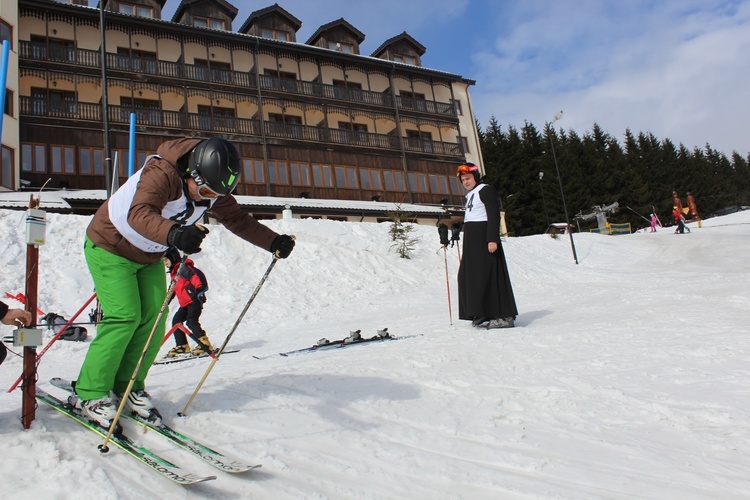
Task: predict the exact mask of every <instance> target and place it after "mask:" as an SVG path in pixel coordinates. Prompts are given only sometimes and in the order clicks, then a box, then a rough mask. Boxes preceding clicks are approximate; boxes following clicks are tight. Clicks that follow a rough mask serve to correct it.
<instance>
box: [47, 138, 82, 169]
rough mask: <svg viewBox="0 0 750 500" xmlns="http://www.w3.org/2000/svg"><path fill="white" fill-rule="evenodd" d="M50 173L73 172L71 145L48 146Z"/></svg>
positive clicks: (73, 149)
mask: <svg viewBox="0 0 750 500" xmlns="http://www.w3.org/2000/svg"><path fill="white" fill-rule="evenodd" d="M50 153H51V156H52V158H51V160H52V173H53V174H75V173H76V165H75V155H76V151H75V148H74V147H73V146H55V145H52V146H50Z"/></svg>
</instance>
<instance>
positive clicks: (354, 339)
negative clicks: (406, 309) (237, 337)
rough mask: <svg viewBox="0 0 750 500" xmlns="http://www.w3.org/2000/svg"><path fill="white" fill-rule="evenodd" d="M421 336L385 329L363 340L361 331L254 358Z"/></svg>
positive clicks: (266, 357)
mask: <svg viewBox="0 0 750 500" xmlns="http://www.w3.org/2000/svg"><path fill="white" fill-rule="evenodd" d="M418 336H419V335H407V336H404V337H394V336H393V335H391V334H390V333H389V332H388V328H383V329H382V330H378V334H377V335H375V336H373V337H369V338H363V337H362V336H361V330H356V331H353V332H351V333H350V334H349V336H348V337H347V338H345V339H341V340H328V339H320V340H319V341H318V342H317V343H316V344H315V345H313V346H310V347H304V348H302V349H295V350H293V351H287V352H280V353H278V354H269V355H266V356H253V357H254V358H255V359H268V358H272V357H275V356H284V357H287V356H291V355H293V354H303V353H306V352H316V351H325V350H328V349H343V348H345V347H350V346H355V345H362V344H369V343H373V342H384V341H386V340H400V339H408V338H412V337H418Z"/></svg>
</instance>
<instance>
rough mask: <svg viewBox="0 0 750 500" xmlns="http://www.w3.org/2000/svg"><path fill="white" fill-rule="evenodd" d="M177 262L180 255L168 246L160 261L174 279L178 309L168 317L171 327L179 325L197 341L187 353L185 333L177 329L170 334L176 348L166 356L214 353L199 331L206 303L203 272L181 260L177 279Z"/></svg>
mask: <svg viewBox="0 0 750 500" xmlns="http://www.w3.org/2000/svg"><path fill="white" fill-rule="evenodd" d="M181 259H182V258H181V257H180V252H179V251H178V250H177V249H176V248H174V247H170V248H169V249H168V250H167V252H166V254H165V255H164V261H165V264H166V266H167V268H168V269H169V274H170V276H171V279H173V280H174V279H175V277H176V279H177V282H176V283H175V287H174V296H175V297H177V302H178V303H179V305H180V308H179V309H178V310H177V312H176V313H175V314H174V316H173V317H172V326H175V325H176V324H178V323H183V324H184V325H185V326H186V327H187V328H188V330H190V334H191V335H190V336H191V337H193V340H196V339H197V342H198V345H196V346H195V348H194V349H193V350H192V351H191V350H190V345H189V344H188V341H187V337H186V336H185V332H184V331H183V330H182V329H180V328H177V329H176V330H175V331H174V340H175V344H176V346H175V347H173V348H172V349H171V350H170V351H169V353H167V356H168V357H175V356H178V355H182V354H190V353H192V354H193V355H194V356H199V355H201V354H203V353H205V352H206V350H205V348H208V349H210V350H211V351H213V350H214V348H213V346H212V345H211V341H210V340H209V339H208V335H206V332H205V331H203V327H201V324H200V316H201V313H202V312H203V303H204V302H206V291H207V290H208V282H207V281H206V277H205V275H204V274H203V272H202V271H201V270H200V269H198V268H197V267H195V263H194V262H193V261H192V260H191V259H186V260H185V265H184V266H183V267H182V271H181V272H180V275H179V276H177V270H178V269H179V267H180V260H181Z"/></svg>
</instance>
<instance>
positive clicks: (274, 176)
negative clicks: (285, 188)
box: [268, 160, 289, 185]
mask: <svg viewBox="0 0 750 500" xmlns="http://www.w3.org/2000/svg"><path fill="white" fill-rule="evenodd" d="M268 181H269V182H270V183H271V184H283V185H288V184H289V179H288V177H287V175H286V162H283V161H276V160H268Z"/></svg>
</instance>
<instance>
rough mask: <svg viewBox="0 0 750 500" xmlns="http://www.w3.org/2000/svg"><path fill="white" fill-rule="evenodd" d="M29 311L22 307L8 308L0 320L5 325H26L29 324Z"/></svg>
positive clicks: (30, 318)
mask: <svg viewBox="0 0 750 500" xmlns="http://www.w3.org/2000/svg"><path fill="white" fill-rule="evenodd" d="M31 320H32V317H31V311H24V310H23V309H8V312H7V313H5V316H3V319H2V320H0V321H2V322H3V324H5V325H10V326H19V325H23V326H27V325H30V324H31Z"/></svg>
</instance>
